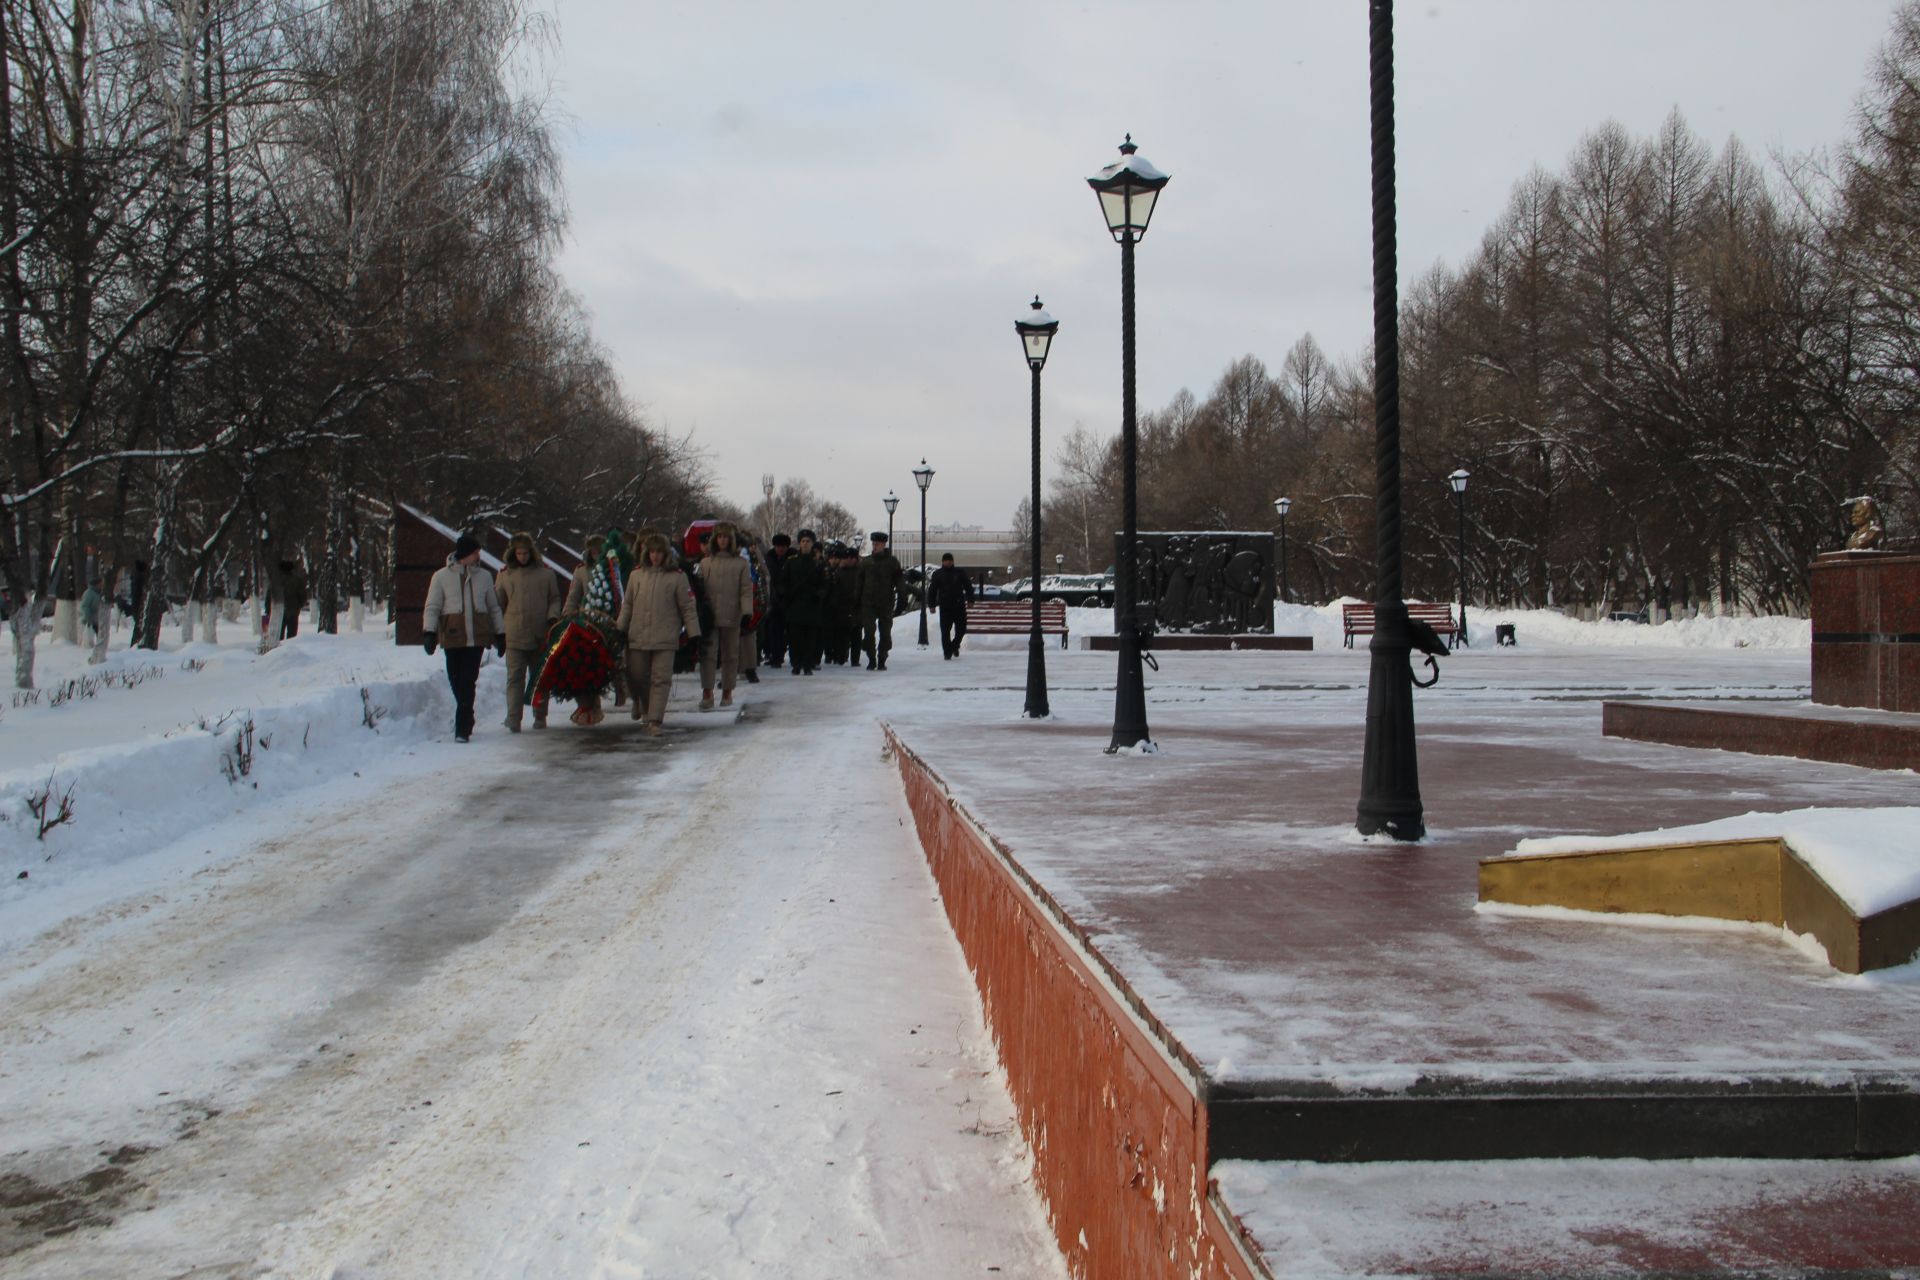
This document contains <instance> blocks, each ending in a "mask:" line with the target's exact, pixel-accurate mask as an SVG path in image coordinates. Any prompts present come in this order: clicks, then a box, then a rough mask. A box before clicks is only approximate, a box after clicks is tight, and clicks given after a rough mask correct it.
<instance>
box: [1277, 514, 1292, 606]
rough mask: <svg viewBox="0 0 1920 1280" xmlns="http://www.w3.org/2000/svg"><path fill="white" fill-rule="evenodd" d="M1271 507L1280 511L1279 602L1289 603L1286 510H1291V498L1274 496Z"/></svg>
mask: <svg viewBox="0 0 1920 1280" xmlns="http://www.w3.org/2000/svg"><path fill="white" fill-rule="evenodd" d="M1273 509H1274V510H1275V511H1277V512H1279V513H1280V602H1281V603H1282V604H1290V603H1292V601H1291V600H1290V599H1289V598H1288V592H1287V512H1289V511H1291V510H1293V499H1292V498H1275V499H1274V500H1273Z"/></svg>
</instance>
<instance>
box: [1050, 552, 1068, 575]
mask: <svg viewBox="0 0 1920 1280" xmlns="http://www.w3.org/2000/svg"><path fill="white" fill-rule="evenodd" d="M1053 571H1054V572H1055V573H1065V572H1066V571H1067V556H1066V553H1065V552H1063V551H1056V552H1054V553H1053Z"/></svg>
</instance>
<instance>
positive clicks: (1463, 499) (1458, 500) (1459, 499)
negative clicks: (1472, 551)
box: [1453, 484, 1467, 644]
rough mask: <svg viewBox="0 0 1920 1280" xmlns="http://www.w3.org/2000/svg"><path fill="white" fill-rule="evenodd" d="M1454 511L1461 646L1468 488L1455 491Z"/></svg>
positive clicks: (1464, 624) (1464, 614)
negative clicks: (1458, 556) (1457, 533)
mask: <svg viewBox="0 0 1920 1280" xmlns="http://www.w3.org/2000/svg"><path fill="white" fill-rule="evenodd" d="M1453 509H1454V511H1455V512H1456V513H1457V514H1458V516H1459V518H1460V519H1459V528H1460V533H1459V545H1460V630H1458V631H1457V632H1455V633H1454V635H1455V636H1456V637H1457V641H1458V643H1460V644H1466V643H1467V487H1466V485H1464V484H1463V485H1461V486H1460V487H1459V488H1458V489H1455V490H1454V491H1453Z"/></svg>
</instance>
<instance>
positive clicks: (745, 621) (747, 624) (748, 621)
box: [740, 613, 753, 631]
mask: <svg viewBox="0 0 1920 1280" xmlns="http://www.w3.org/2000/svg"><path fill="white" fill-rule="evenodd" d="M740 629H741V630H742V631H751V630H753V615H752V614H750V613H743V614H741V615H740Z"/></svg>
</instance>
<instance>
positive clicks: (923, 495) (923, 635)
mask: <svg viewBox="0 0 1920 1280" xmlns="http://www.w3.org/2000/svg"><path fill="white" fill-rule="evenodd" d="M889 545H891V542H889ZM920 647H921V648H922V649H924V648H926V647H927V486H925V485H921V486H920Z"/></svg>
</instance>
